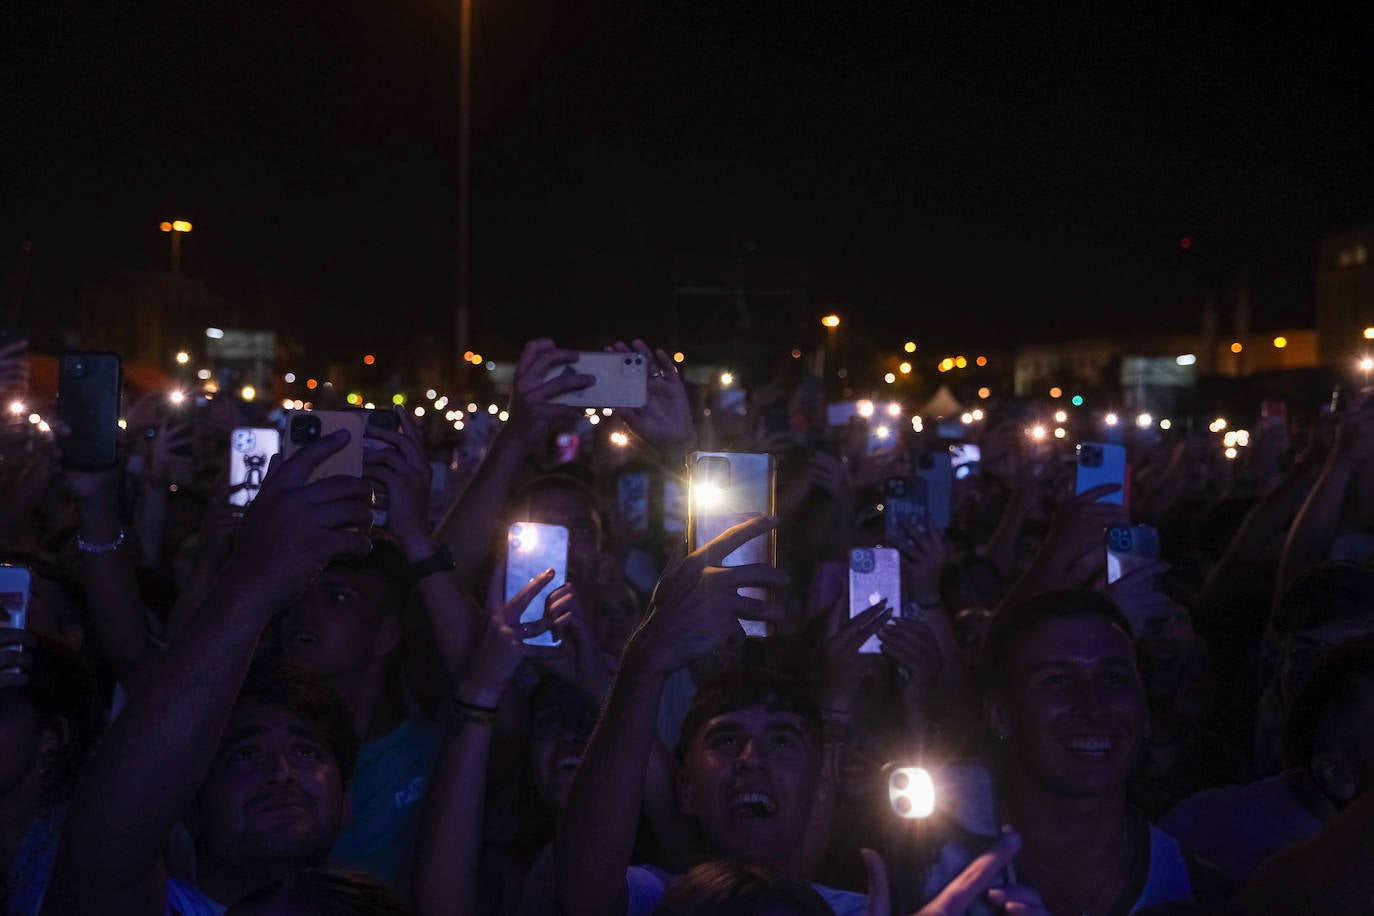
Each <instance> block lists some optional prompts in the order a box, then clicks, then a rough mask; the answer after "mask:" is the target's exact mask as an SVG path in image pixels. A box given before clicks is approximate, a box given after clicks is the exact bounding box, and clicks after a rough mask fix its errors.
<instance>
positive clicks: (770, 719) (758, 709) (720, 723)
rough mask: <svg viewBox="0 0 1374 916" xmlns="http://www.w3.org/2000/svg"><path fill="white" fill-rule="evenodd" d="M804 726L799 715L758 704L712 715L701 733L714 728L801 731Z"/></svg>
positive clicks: (804, 722)
mask: <svg viewBox="0 0 1374 916" xmlns="http://www.w3.org/2000/svg"><path fill="white" fill-rule="evenodd" d="M805 726H806V720H805V719H803V718H802V717H801V715H800V714H799V713H795V712H791V711H790V710H785V709H777V708H776V707H772V706H768V705H763V704H758V705H754V706H745V707H741V708H740V709H731V710H728V711H726V712H722V713H719V714H717V715H714V716H712V717H711V718H709V719H707V720H706V723H705V725H703V726H702V728H701V732H702V734H705V733H706V732H708V731H710V730H712V729H714V728H732V727H738V728H742V729H746V730H750V729H757V730H767V729H770V728H796V729H803V728H805Z"/></svg>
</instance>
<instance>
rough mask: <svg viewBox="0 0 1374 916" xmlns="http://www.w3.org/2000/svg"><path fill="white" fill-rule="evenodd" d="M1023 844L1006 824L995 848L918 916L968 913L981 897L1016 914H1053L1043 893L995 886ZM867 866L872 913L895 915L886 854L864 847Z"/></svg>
mask: <svg viewBox="0 0 1374 916" xmlns="http://www.w3.org/2000/svg"><path fill="white" fill-rule="evenodd" d="M1020 848H1021V837H1020V836H1018V835H1017V834H1016V833H1015V832H1013V831H1011V830H1009V829H1007V828H1003V834H1002V837H1001V839H999V840H998V841H997V842H996V843H995V844H994V845H993V847H992V848H991V849H989V850H988V851H987V852H985V853H983V854H982V855H981V856H979V857H978V858H976V859H974V860H973V861H972V862H970V863H969V864H968V867H967V868H965V869H964V870H963V871H962V872H960V873H959V875H958V877H956V878H955V879H954V880H953V881H951V882H950V883H949V884H948V885H946V887H945V889H944V890H942V891H941V892H940V893H939V894H938V895H937V896H936V897H935V899H934V900H932V901H930V903H927V904H926V905H925V906H923V907H921V909H920V910H919V911H918V912H917V913H916V914H915V916H964V914H965V913H967V912H968V911H969V909H970V908H971V907H972V906H973V905H974V904H975V903H977V902H978V901H979V900H980V899H983V900H986V901H987V902H988V903H990V904H992V905H993V906H994V907H997V908H999V909H1000V910H1002V912H1004V913H1009V914H1012V916H1050V911H1049V910H1047V909H1046V908H1045V904H1044V902H1042V901H1041V899H1040V895H1039V894H1037V893H1036V892H1035V891H1034V890H1032V889H1031V888H1029V887H1026V886H1024V885H1020V884H1011V885H1008V886H1006V887H1000V888H997V887H993V886H992V884H993V882H995V881H996V880H997V879H998V877H999V876H1000V875H1002V873H1003V869H1005V868H1006V867H1007V866H1008V865H1009V864H1010V863H1011V860H1012V858H1013V857H1015V855H1016V853H1017V851H1018V850H1019V849H1020ZM862 854H863V859H864V867H865V868H866V869H867V870H868V910H867V914H868V916H891V913H892V894H891V891H890V890H889V885H888V880H887V866H886V865H885V864H884V863H883V859H882V856H880V855H878V854H877V853H876V852H874V851H873V850H871V849H864V850H862Z"/></svg>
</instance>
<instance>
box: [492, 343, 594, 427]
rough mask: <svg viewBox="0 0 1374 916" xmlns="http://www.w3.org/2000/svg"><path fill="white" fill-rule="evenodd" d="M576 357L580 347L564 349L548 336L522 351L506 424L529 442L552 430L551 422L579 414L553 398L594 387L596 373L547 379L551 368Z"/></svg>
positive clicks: (527, 345) (516, 367)
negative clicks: (594, 374) (549, 429)
mask: <svg viewBox="0 0 1374 916" xmlns="http://www.w3.org/2000/svg"><path fill="white" fill-rule="evenodd" d="M576 361H577V351H576V350H561V349H559V348H558V347H556V346H555V345H554V342H553V341H552V340H549V339H548V338H547V337H541V338H539V339H538V340H531V341H530V342H529V343H527V344H525V349H524V350H522V351H521V352H520V360H519V362H517V363H516V365H515V379H514V381H513V382H512V383H511V400H510V422H509V423H508V424H507V426H506V428H507V429H509V430H512V431H513V432H515V433H516V434H517V435H519V436H521V437H522V438H524V439H525V440H526V441H527V442H530V443H534V442H537V441H538V440H539V439H541V438H542V437H543V435H544V434H545V433H546V432H547V431H548V425H549V423H551V422H553V421H555V420H560V419H572V418H573V417H576V416H577V414H578V411H577V409H576V408H573V407H569V406H568V405H566V404H555V403H553V399H554V398H556V397H558V396H559V395H560V394H567V393H568V392H569V391H577V390H579V389H582V388H588V387H590V386H591V385H593V384H595V382H596V376H593V375H585V374H573V375H566V376H563V375H559V376H555V377H554V378H551V379H549V380H548V381H545V380H544V376H546V375H548V374H549V370H550V369H553V368H555V367H557V366H566V365H568V364H569V363H573V362H576Z"/></svg>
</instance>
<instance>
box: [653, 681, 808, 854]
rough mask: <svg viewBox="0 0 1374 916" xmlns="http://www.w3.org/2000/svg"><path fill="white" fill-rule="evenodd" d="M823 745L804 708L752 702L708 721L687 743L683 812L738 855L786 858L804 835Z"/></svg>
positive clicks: (721, 848)
mask: <svg viewBox="0 0 1374 916" xmlns="http://www.w3.org/2000/svg"><path fill="white" fill-rule="evenodd" d="M820 756H821V755H820V748H819V747H818V746H817V745H816V744H815V742H814V739H813V738H812V737H811V736H810V735H808V734H807V732H806V728H805V724H804V722H803V720H802V718H801V716H799V715H797V714H795V713H790V712H774V711H770V710H769V709H768V708H767V707H765V706H750V707H747V708H745V709H739V710H735V711H733V712H727V713H722V714H721V715H719V716H716V717H714V718H712V719H710V720H708V721H707V722H706V724H705V725H703V726H702V728H701V729H700V730H699V731H698V732H697V734H696V735H695V736H694V737H693V738H692V740H691V744H690V745H689V746H688V749H687V755H686V762H685V765H684V768H683V773H682V777H681V783H680V787H679V788H680V804H681V807H682V810H683V813H684V814H686V815H688V816H695V817H696V819H697V821H698V822H699V823H700V824H701V829H702V832H703V834H704V835H705V836H706V840H707V842H708V843H709V844H710V845H711V847H712V848H713V849H714V850H715V851H716V852H717V853H719V854H720V855H721V856H723V857H725V858H729V859H733V860H736V861H739V862H757V863H770V862H774V863H775V862H779V861H782V860H783V859H785V858H786V857H787V856H788V855H790V854H791V853H792V851H793V850H794V849H795V848H796V845H797V843H798V842H800V840H801V838H802V834H803V831H804V829H805V827H806V822H807V818H808V817H809V816H810V813H811V802H812V799H813V797H814V795H815V790H816V783H817V779H818V777H819V774H820Z"/></svg>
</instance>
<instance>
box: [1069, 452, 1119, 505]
mask: <svg viewBox="0 0 1374 916" xmlns="http://www.w3.org/2000/svg"><path fill="white" fill-rule="evenodd" d="M1075 452H1076V454H1077V463H1078V478H1077V482H1076V483H1075V485H1074V492H1075V493H1083V492H1085V491H1087V490H1091V489H1092V488H1093V487H1097V486H1101V485H1102V484H1106V483H1114V484H1117V485H1118V486H1120V487H1121V489H1120V490H1117V491H1116V492H1115V493H1112V494H1110V495H1108V496H1104V497H1102V498H1101V499H1099V500H1098V502H1100V503H1112V504H1114V505H1118V506H1121V505H1125V502H1126V448H1125V447H1124V446H1121V445H1107V444H1105V443H1102V442H1081V443H1079V445H1078V447H1077V449H1076V450H1075Z"/></svg>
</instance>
